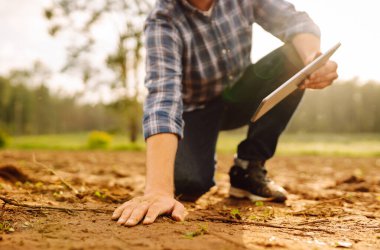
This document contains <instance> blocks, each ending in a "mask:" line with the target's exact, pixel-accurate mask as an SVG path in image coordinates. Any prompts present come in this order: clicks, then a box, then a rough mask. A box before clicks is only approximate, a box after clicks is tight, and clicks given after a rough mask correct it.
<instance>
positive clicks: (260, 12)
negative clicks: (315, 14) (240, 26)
mask: <svg viewBox="0 0 380 250" xmlns="http://www.w3.org/2000/svg"><path fill="white" fill-rule="evenodd" d="M254 1H255V5H254V14H255V20H256V22H257V23H258V24H259V25H260V26H261V27H263V28H264V29H265V30H266V31H268V32H270V33H271V34H273V35H274V36H276V37H277V38H279V39H280V40H282V41H284V42H287V41H290V40H291V39H292V38H293V36H294V35H296V34H299V33H311V34H314V35H316V36H317V37H320V29H319V27H318V26H317V25H316V24H315V23H314V22H313V20H311V18H310V17H309V16H308V15H307V14H306V13H305V12H302V11H297V10H296V9H295V8H294V5H292V4H291V3H288V2H286V1H283V0H254Z"/></svg>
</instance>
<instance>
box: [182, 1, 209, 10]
mask: <svg viewBox="0 0 380 250" xmlns="http://www.w3.org/2000/svg"><path fill="white" fill-rule="evenodd" d="M187 1H188V2H189V3H190V4H191V5H193V6H194V7H195V8H197V9H199V10H202V11H208V10H209V9H210V7H211V5H212V4H213V3H214V1H215V0H187Z"/></svg>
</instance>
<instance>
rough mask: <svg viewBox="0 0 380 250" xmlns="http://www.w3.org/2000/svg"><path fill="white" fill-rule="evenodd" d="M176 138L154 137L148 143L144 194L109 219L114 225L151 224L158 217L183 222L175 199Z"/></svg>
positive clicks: (180, 210)
mask: <svg viewBox="0 0 380 250" xmlns="http://www.w3.org/2000/svg"><path fill="white" fill-rule="evenodd" d="M177 145H178V137H177V135H174V134H168V133H162V134H156V135H153V136H151V137H149V138H148V139H147V152H146V153H147V162H146V165H147V172H146V186H145V194H144V195H143V196H141V197H136V198H134V199H132V200H130V201H127V202H125V203H124V204H123V205H121V206H120V207H118V208H117V209H116V210H115V212H114V213H113V215H112V219H114V220H118V221H117V223H118V224H120V225H126V226H135V225H137V224H138V223H139V222H140V221H141V220H142V219H143V218H144V221H143V224H151V223H153V222H154V221H155V220H156V218H157V216H159V215H162V214H168V215H171V216H172V217H173V219H175V220H177V221H182V220H184V219H185V215H186V209H185V207H184V206H183V205H182V204H181V203H179V202H178V201H176V200H175V199H174V195H173V194H174V180H173V179H174V159H175V154H176V151H177Z"/></svg>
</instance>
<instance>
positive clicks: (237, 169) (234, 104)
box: [221, 44, 303, 202]
mask: <svg viewBox="0 0 380 250" xmlns="http://www.w3.org/2000/svg"><path fill="white" fill-rule="evenodd" d="M301 67H302V62H301V60H300V59H299V57H298V55H297V53H296V51H295V49H294V48H293V46H291V45H289V44H288V45H284V46H283V47H281V48H279V49H277V50H275V51H273V52H272V53H270V54H269V55H267V56H266V57H264V58H263V59H261V60H260V61H259V62H257V63H256V64H255V65H251V66H249V67H248V68H247V70H246V71H245V73H244V74H243V76H242V77H241V79H240V80H239V81H238V82H237V83H236V84H235V85H234V87H232V89H230V90H227V91H226V92H225V93H224V99H225V106H226V107H225V113H224V117H223V123H222V127H221V128H222V129H234V128H238V127H240V126H243V125H246V124H249V129H248V134H247V137H246V139H245V140H243V141H242V142H241V143H240V144H239V146H238V155H237V159H235V165H234V166H233V167H232V168H231V170H230V181H231V190H230V193H231V194H232V195H234V196H238V197H248V198H250V199H252V200H275V201H280V202H282V201H284V200H285V199H286V191H285V190H284V189H283V188H281V187H280V186H278V185H275V184H274V182H272V181H270V180H269V179H268V178H267V177H266V175H267V171H266V169H265V165H264V164H265V161H266V160H268V159H269V158H271V157H272V156H273V155H274V153H275V150H276V146H277V142H278V138H279V136H280V135H281V133H282V132H283V130H284V129H285V127H286V125H287V124H288V122H289V120H290V118H291V116H292V114H293V113H294V111H295V110H296V108H297V106H298V104H299V102H300V100H301V98H302V95H303V91H301V90H296V91H295V92H294V93H293V94H291V95H290V96H288V97H287V98H285V99H284V100H283V101H281V102H280V103H279V104H278V105H277V106H275V107H274V108H273V109H272V110H270V111H269V112H268V113H267V114H265V115H264V116H263V117H261V118H260V119H259V120H258V121H256V122H255V123H250V122H249V120H250V118H251V116H252V115H253V113H254V112H255V110H256V109H257V107H258V106H259V104H260V102H261V100H262V99H263V98H264V97H265V96H267V95H268V94H270V93H271V92H272V91H273V90H274V89H276V88H277V87H278V86H279V85H281V84H282V83H283V82H285V81H286V80H288V79H289V78H290V77H291V76H293V75H294V74H295V73H296V72H297V71H298V70H299V69H300V68H301Z"/></svg>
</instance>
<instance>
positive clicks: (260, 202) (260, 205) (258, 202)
mask: <svg viewBox="0 0 380 250" xmlns="http://www.w3.org/2000/svg"><path fill="white" fill-rule="evenodd" d="M255 206H256V207H262V206H264V202H263V201H256V202H255Z"/></svg>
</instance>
